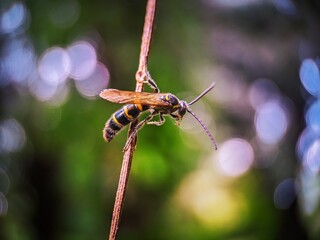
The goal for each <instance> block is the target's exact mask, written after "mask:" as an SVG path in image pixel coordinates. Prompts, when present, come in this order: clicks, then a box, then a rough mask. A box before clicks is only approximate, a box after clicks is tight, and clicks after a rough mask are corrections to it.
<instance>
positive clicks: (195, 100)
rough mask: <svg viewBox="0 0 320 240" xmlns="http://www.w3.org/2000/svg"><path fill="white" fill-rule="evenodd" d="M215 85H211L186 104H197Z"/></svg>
mask: <svg viewBox="0 0 320 240" xmlns="http://www.w3.org/2000/svg"><path fill="white" fill-rule="evenodd" d="M215 85H216V83H215V82H213V83H211V85H210V86H209V87H208V88H207V89H206V90H204V91H203V92H202V93H201V94H200V95H199V96H198V97H196V98H195V99H194V100H193V101H191V102H190V103H188V105H192V104H194V103H195V102H197V101H198V100H199V99H200V98H202V97H203V96H204V95H206V94H207V93H208V92H210V91H211V90H212V88H214V86H215Z"/></svg>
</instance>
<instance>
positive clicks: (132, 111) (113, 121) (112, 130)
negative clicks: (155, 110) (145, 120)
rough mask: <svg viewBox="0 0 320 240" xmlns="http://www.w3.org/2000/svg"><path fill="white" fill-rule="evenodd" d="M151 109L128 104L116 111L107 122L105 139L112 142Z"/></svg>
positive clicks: (104, 133)
mask: <svg viewBox="0 0 320 240" xmlns="http://www.w3.org/2000/svg"><path fill="white" fill-rule="evenodd" d="M148 109H149V106H146V105H141V104H128V105H125V106H123V107H122V108H121V109H119V110H118V111H116V112H115V113H114V114H112V116H111V117H110V119H109V120H108V121H107V122H106V125H105V127H104V129H103V137H104V139H105V140H106V141H107V142H110V141H111V140H112V139H113V138H114V136H115V135H116V134H117V133H118V132H119V131H120V130H121V129H122V128H124V127H125V126H127V125H128V124H129V123H130V122H132V121H133V120H134V119H136V118H137V117H138V116H139V114H140V113H141V112H143V111H146V110H148Z"/></svg>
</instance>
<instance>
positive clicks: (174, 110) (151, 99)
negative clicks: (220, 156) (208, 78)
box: [100, 83, 217, 149]
mask: <svg viewBox="0 0 320 240" xmlns="http://www.w3.org/2000/svg"><path fill="white" fill-rule="evenodd" d="M214 86H215V84H214V83H213V84H211V86H210V87H209V88H207V89H206V90H205V91H204V92H203V93H201V94H200V95H199V96H198V97H197V98H196V99H194V100H193V101H192V102H190V103H187V102H186V101H183V100H179V99H178V98H177V97H176V96H174V95H173V94H171V93H159V92H157V93H148V92H131V91H121V90H117V89H105V90H103V91H102V92H101V93H100V97H102V98H103V99H105V100H108V101H110V102H114V103H120V104H126V105H124V106H123V107H122V108H121V109H120V110H118V111H116V112H115V113H114V114H113V115H112V116H111V117H110V119H109V120H108V121H107V122H106V125H105V128H104V129H103V137H104V139H105V140H106V141H107V142H110V141H111V140H112V139H113V138H114V136H115V135H116V134H117V133H118V132H119V131H120V130H121V129H122V128H124V127H125V126H126V125H128V124H129V123H130V122H132V121H133V120H135V119H137V118H138V117H139V115H140V113H142V112H144V111H147V110H148V111H150V115H149V116H147V117H146V118H145V119H143V120H142V121H141V122H140V123H139V124H138V125H137V126H136V128H135V130H134V132H133V133H132V134H131V135H130V136H129V138H130V139H129V141H131V140H132V138H133V137H134V136H135V134H136V133H137V131H138V130H139V129H140V128H141V127H143V126H144V125H145V124H154V125H157V126H160V125H162V124H163V123H164V122H165V118H164V117H163V115H170V116H171V117H173V118H174V119H175V120H176V122H177V123H179V121H180V120H181V119H182V118H183V116H184V115H185V113H186V112H189V113H190V114H191V115H192V116H194V117H195V118H196V120H197V121H198V122H199V123H200V124H201V126H202V127H203V129H204V130H205V131H206V133H207V134H208V136H209V137H210V139H211V141H212V142H213V144H214V146H215V149H217V145H216V142H215V140H214V138H213V136H212V134H211V133H210V131H209V130H208V129H207V127H206V126H205V125H204V124H203V122H202V121H201V120H200V119H199V118H198V117H197V116H196V115H195V114H194V113H193V112H192V111H191V109H190V105H192V104H193V103H195V102H196V101H198V100H199V99H200V98H201V97H202V96H204V95H205V94H206V93H208V92H209V91H210V90H211V89H212V88H213V87H214ZM156 115H159V118H160V120H159V121H151V119H152V118H153V117H154V116H156Z"/></svg>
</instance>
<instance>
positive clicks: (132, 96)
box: [100, 89, 170, 106]
mask: <svg viewBox="0 0 320 240" xmlns="http://www.w3.org/2000/svg"><path fill="white" fill-rule="evenodd" d="M100 97H101V98H103V99H105V100H107V101H109V102H113V103H120V104H142V105H152V106H169V105H170V104H169V103H168V102H166V101H164V100H163V99H164V98H165V94H163V93H147V92H132V91H122V90H118V89H104V90H103V91H102V92H101V93H100Z"/></svg>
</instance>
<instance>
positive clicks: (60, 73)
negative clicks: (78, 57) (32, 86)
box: [38, 47, 70, 86]
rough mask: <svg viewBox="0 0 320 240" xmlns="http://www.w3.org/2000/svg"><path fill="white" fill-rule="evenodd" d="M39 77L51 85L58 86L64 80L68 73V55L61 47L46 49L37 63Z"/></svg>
mask: <svg viewBox="0 0 320 240" xmlns="http://www.w3.org/2000/svg"><path fill="white" fill-rule="evenodd" d="M38 71H39V74H40V77H41V78H42V79H43V81H44V82H46V83H47V84H49V85H51V86H58V85H59V84H61V83H63V82H65V81H66V79H67V78H68V76H69V74H70V59H69V55H68V53H67V52H66V50H64V49H63V48H60V47H53V48H50V49H48V50H47V51H46V52H45V53H44V54H43V55H42V57H41V58H40V60H39V64H38Z"/></svg>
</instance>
